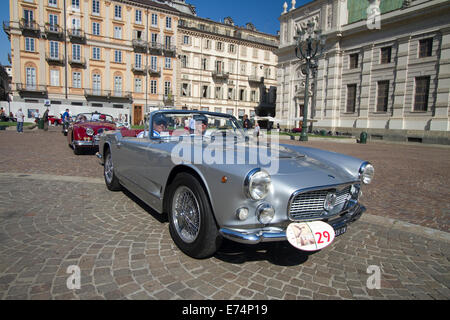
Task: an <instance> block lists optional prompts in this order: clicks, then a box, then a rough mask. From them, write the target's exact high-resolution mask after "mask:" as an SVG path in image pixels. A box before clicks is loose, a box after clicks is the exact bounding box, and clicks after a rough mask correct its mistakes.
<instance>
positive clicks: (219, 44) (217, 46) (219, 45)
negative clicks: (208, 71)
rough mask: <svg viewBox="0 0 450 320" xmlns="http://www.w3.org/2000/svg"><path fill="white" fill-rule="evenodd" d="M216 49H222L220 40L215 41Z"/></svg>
mask: <svg viewBox="0 0 450 320" xmlns="http://www.w3.org/2000/svg"><path fill="white" fill-rule="evenodd" d="M216 50H217V51H222V42H220V41H217V43H216Z"/></svg>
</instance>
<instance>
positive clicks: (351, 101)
mask: <svg viewBox="0 0 450 320" xmlns="http://www.w3.org/2000/svg"><path fill="white" fill-rule="evenodd" d="M355 106H356V84H348V85H347V110H346V112H348V113H355Z"/></svg>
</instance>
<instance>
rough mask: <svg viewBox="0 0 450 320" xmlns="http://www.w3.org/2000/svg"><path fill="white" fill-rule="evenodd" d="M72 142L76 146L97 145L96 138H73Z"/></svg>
mask: <svg viewBox="0 0 450 320" xmlns="http://www.w3.org/2000/svg"><path fill="white" fill-rule="evenodd" d="M72 143H73V144H74V145H76V146H77V147H98V140H94V141H84V140H74V141H73V142H72Z"/></svg>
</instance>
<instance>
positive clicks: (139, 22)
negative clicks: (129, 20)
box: [135, 10, 142, 24]
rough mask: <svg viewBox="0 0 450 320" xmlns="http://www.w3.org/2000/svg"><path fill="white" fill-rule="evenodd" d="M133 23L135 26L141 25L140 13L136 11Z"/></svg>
mask: <svg viewBox="0 0 450 320" xmlns="http://www.w3.org/2000/svg"><path fill="white" fill-rule="evenodd" d="M135 21H136V23H137V24H142V11H141V10H136V14H135Z"/></svg>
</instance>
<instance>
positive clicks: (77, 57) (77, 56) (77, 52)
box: [72, 44, 81, 61]
mask: <svg viewBox="0 0 450 320" xmlns="http://www.w3.org/2000/svg"><path fill="white" fill-rule="evenodd" d="M72 59H73V60H74V61H81V46H80V45H79V44H74V45H72Z"/></svg>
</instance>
